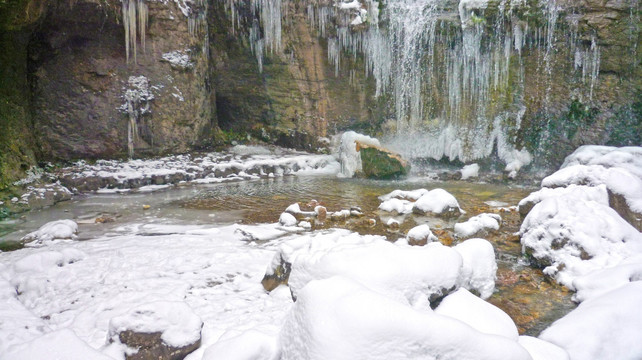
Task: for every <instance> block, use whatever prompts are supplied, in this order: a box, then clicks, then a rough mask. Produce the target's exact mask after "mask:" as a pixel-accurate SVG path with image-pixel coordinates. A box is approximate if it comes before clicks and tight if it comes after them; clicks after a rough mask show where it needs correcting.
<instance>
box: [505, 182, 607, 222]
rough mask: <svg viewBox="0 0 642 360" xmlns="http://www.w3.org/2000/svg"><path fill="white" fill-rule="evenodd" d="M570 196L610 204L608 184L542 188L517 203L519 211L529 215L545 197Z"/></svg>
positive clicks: (523, 214)
mask: <svg viewBox="0 0 642 360" xmlns="http://www.w3.org/2000/svg"><path fill="white" fill-rule="evenodd" d="M561 196H569V197H573V198H575V199H578V200H585V201H597V202H599V203H600V204H602V205H606V206H609V195H608V193H607V190H606V185H604V184H601V185H598V186H584V185H575V184H571V185H569V186H567V187H557V188H546V187H545V188H542V189H540V190H538V191H535V192H533V193H531V194H530V195H528V196H527V197H525V198H524V199H522V200H521V201H520V202H519V204H518V205H517V206H518V208H519V213H520V214H521V215H522V216H526V215H528V213H529V212H530V211H531V209H533V206H535V205H537V204H539V203H540V202H542V200H544V199H548V198H552V197H561Z"/></svg>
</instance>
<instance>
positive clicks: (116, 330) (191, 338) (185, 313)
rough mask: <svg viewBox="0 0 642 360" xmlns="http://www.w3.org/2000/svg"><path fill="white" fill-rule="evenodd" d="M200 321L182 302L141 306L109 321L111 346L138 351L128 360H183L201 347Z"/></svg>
mask: <svg viewBox="0 0 642 360" xmlns="http://www.w3.org/2000/svg"><path fill="white" fill-rule="evenodd" d="M202 327H203V322H202V321H201V319H200V317H198V315H196V314H195V313H194V311H193V310H192V309H191V308H190V307H189V306H188V305H187V304H186V303H184V302H177V301H157V302H151V303H147V304H142V305H140V306H137V307H135V308H133V309H131V310H130V311H129V312H128V313H126V314H123V315H120V316H117V317H114V318H112V319H111V320H110V321H109V339H110V341H112V342H116V343H120V344H123V345H126V346H127V347H129V348H133V349H138V351H137V352H136V353H135V354H127V359H132V360H139V359H140V360H144V359H152V358H153V359H163V360H164V359H167V360H170V359H182V358H184V357H185V356H186V355H187V354H189V353H191V352H192V351H194V350H195V349H197V348H198V347H199V346H200V345H201V328H202Z"/></svg>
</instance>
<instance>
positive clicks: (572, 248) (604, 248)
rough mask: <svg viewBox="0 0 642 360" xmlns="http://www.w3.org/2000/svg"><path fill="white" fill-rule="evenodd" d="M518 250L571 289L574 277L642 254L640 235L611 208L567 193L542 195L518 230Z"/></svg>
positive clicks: (641, 238)
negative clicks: (519, 240)
mask: <svg viewBox="0 0 642 360" xmlns="http://www.w3.org/2000/svg"><path fill="white" fill-rule="evenodd" d="M520 236H521V243H522V249H523V250H524V251H525V252H526V253H528V254H530V255H532V257H533V258H534V259H535V260H537V262H538V263H540V264H541V265H543V266H546V268H545V269H544V272H545V273H546V274H548V275H551V276H554V277H555V278H556V279H557V280H558V281H559V282H560V283H562V284H564V285H566V286H568V287H569V288H571V289H573V288H574V285H573V279H575V278H576V277H578V276H582V275H586V274H588V273H589V272H591V271H594V270H599V269H603V268H607V267H612V266H615V265H617V264H618V263H620V262H621V261H622V260H623V259H626V258H627V257H630V256H632V255H634V254H639V253H641V252H642V234H641V233H640V232H639V231H637V230H636V229H635V228H633V227H632V226H631V225H630V224H629V223H627V222H626V221H624V219H622V218H621V217H620V216H619V215H618V214H617V213H616V212H615V210H613V209H611V208H610V207H608V206H605V205H603V204H601V203H599V202H596V201H585V200H577V199H576V198H574V197H571V196H562V197H552V198H547V199H544V200H543V201H542V202H540V203H539V204H537V205H535V207H533V209H532V210H531V211H530V213H529V214H528V216H526V218H525V219H524V222H523V223H522V226H521V228H520Z"/></svg>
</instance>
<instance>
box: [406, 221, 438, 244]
mask: <svg viewBox="0 0 642 360" xmlns="http://www.w3.org/2000/svg"><path fill="white" fill-rule="evenodd" d="M406 239H407V241H408V245H415V246H423V245H426V244H428V243H430V242H433V241H437V240H438V239H437V237H436V236H435V235H434V234H433V233H432V231H430V226H428V225H427V224H423V225H419V226H415V227H414V228H412V229H410V230H409V231H408V234H407V235H406Z"/></svg>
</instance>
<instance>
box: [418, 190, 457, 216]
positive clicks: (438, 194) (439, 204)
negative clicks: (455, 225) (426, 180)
mask: <svg viewBox="0 0 642 360" xmlns="http://www.w3.org/2000/svg"><path fill="white" fill-rule="evenodd" d="M412 211H413V212H415V213H419V214H426V213H433V214H455V215H459V214H460V213H463V210H462V209H461V208H460V207H459V203H458V202H457V199H455V197H454V196H452V195H451V194H450V193H449V192H448V191H446V190H444V189H433V190H430V191H428V192H427V193H425V194H424V195H422V196H421V197H420V198H419V199H417V201H416V202H415V204H414V205H413V207H412Z"/></svg>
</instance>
